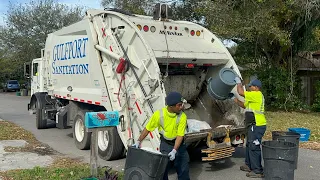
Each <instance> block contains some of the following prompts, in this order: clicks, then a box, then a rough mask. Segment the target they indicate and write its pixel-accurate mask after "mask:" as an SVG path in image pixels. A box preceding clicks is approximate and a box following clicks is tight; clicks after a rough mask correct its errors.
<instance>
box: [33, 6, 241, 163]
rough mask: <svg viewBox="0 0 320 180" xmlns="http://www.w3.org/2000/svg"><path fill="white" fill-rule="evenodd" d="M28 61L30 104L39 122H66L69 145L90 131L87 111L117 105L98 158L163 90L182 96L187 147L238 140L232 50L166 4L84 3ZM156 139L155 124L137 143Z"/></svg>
mask: <svg viewBox="0 0 320 180" xmlns="http://www.w3.org/2000/svg"><path fill="white" fill-rule="evenodd" d="M29 66H30V67H31V71H30V78H31V86H32V87H31V99H30V103H29V104H28V110H29V111H30V113H31V114H35V115H36V121H35V122H36V123H35V124H36V127H37V128H38V129H46V128H48V126H47V123H49V121H52V122H55V124H56V127H57V128H59V129H65V128H69V127H72V129H73V138H74V142H75V145H76V147H77V148H78V149H81V150H85V149H89V148H90V137H91V134H90V132H86V130H85V126H84V119H85V113H86V112H99V111H117V112H118V113H119V122H120V123H119V125H118V126H117V127H114V128H113V129H109V130H107V131H100V132H99V133H98V153H99V156H100V157H101V158H102V159H105V160H115V159H119V158H121V157H123V156H124V155H125V153H126V150H127V148H128V146H131V145H132V144H133V143H134V142H135V141H136V140H137V139H138V137H139V135H140V132H141V131H142V130H143V128H144V127H145V126H146V124H147V122H148V121H149V118H150V117H151V115H152V114H153V113H154V112H155V111H156V110H159V109H161V108H162V107H164V106H165V105H166V104H165V97H166V95H167V93H169V92H170V91H178V92H180V93H181V94H182V95H183V97H184V98H185V99H186V100H187V104H186V105H188V107H187V106H186V107H187V108H186V109H185V110H184V112H185V113H186V114H187V116H188V132H187V134H186V136H185V142H186V143H187V144H188V147H190V148H191V149H192V148H193V147H199V145H200V144H205V146H206V147H205V148H204V149H202V153H204V154H203V155H204V157H203V160H204V161H210V160H215V159H221V158H225V157H229V156H231V155H232V152H233V151H234V147H235V146H238V145H242V144H243V143H244V142H245V139H246V137H245V135H244V134H245V133H244V127H243V120H244V112H243V110H242V109H240V108H239V107H237V106H236V105H235V103H233V101H232V100H231V99H230V98H228V97H229V94H230V93H234V94H235V95H236V96H238V94H237V92H236V84H235V82H234V77H235V76H239V77H241V74H240V72H239V69H238V67H237V65H236V63H235V62H234V60H233V58H232V56H231V55H230V54H229V52H228V50H227V49H226V48H225V46H224V45H223V44H222V42H221V41H220V40H219V39H218V38H217V37H216V36H215V35H214V34H213V33H211V32H210V31H208V30H207V29H206V28H204V27H202V26H200V25H198V24H195V23H192V22H188V21H174V20H171V19H169V18H168V6H167V5H165V4H160V5H159V4H158V5H157V6H156V7H155V9H154V15H153V16H141V15H135V14H130V13H127V12H124V11H121V10H116V9H109V10H95V9H92V10H88V11H87V12H86V14H85V17H84V18H83V19H82V20H81V21H79V22H77V23H74V24H72V25H69V26H67V27H63V28H62V29H60V30H58V31H55V32H53V33H51V34H48V36H47V39H46V42H45V48H44V49H42V50H41V57H40V58H37V59H34V60H33V61H32V64H31V65H29ZM189 122H190V123H189ZM191 122H193V125H192V123H191ZM195 122H198V123H195ZM203 123H206V124H207V125H208V126H206V127H204V128H201V127H203V126H201V124H203ZM191 129H192V130H191ZM159 144H160V137H159V133H158V131H157V130H156V131H154V132H153V133H150V134H149V135H148V136H147V138H146V139H145V140H144V141H143V142H142V147H146V148H152V149H153V150H159Z"/></svg>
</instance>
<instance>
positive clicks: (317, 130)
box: [264, 112, 320, 150]
mask: <svg viewBox="0 0 320 180" xmlns="http://www.w3.org/2000/svg"><path fill="white" fill-rule="evenodd" d="M266 118H267V123H268V125H267V132H266V134H265V137H264V139H268V140H269V139H271V137H272V135H271V132H272V131H288V128H294V127H301V128H308V129H310V130H311V135H310V138H309V141H308V142H300V147H302V148H308V149H314V150H320V113H297V112H266Z"/></svg>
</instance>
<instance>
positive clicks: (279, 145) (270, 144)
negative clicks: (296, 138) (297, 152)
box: [261, 140, 297, 149]
mask: <svg viewBox="0 0 320 180" xmlns="http://www.w3.org/2000/svg"><path fill="white" fill-rule="evenodd" d="M261 145H262V146H264V147H267V148H271V149H295V148H297V145H296V144H295V143H292V142H287V141H275V140H273V141H263V142H262V143H261Z"/></svg>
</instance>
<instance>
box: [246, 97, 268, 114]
mask: <svg viewBox="0 0 320 180" xmlns="http://www.w3.org/2000/svg"><path fill="white" fill-rule="evenodd" d="M263 109H264V96H263V94H262V103H261V106H260V111H257V110H253V109H250V103H249V104H248V108H246V112H253V113H257V114H264V111H263Z"/></svg>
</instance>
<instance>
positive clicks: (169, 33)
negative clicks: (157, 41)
mask: <svg viewBox="0 0 320 180" xmlns="http://www.w3.org/2000/svg"><path fill="white" fill-rule="evenodd" d="M166 33H167V35H172V36H183V35H182V33H177V32H171V31H165V30H160V34H166Z"/></svg>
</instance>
